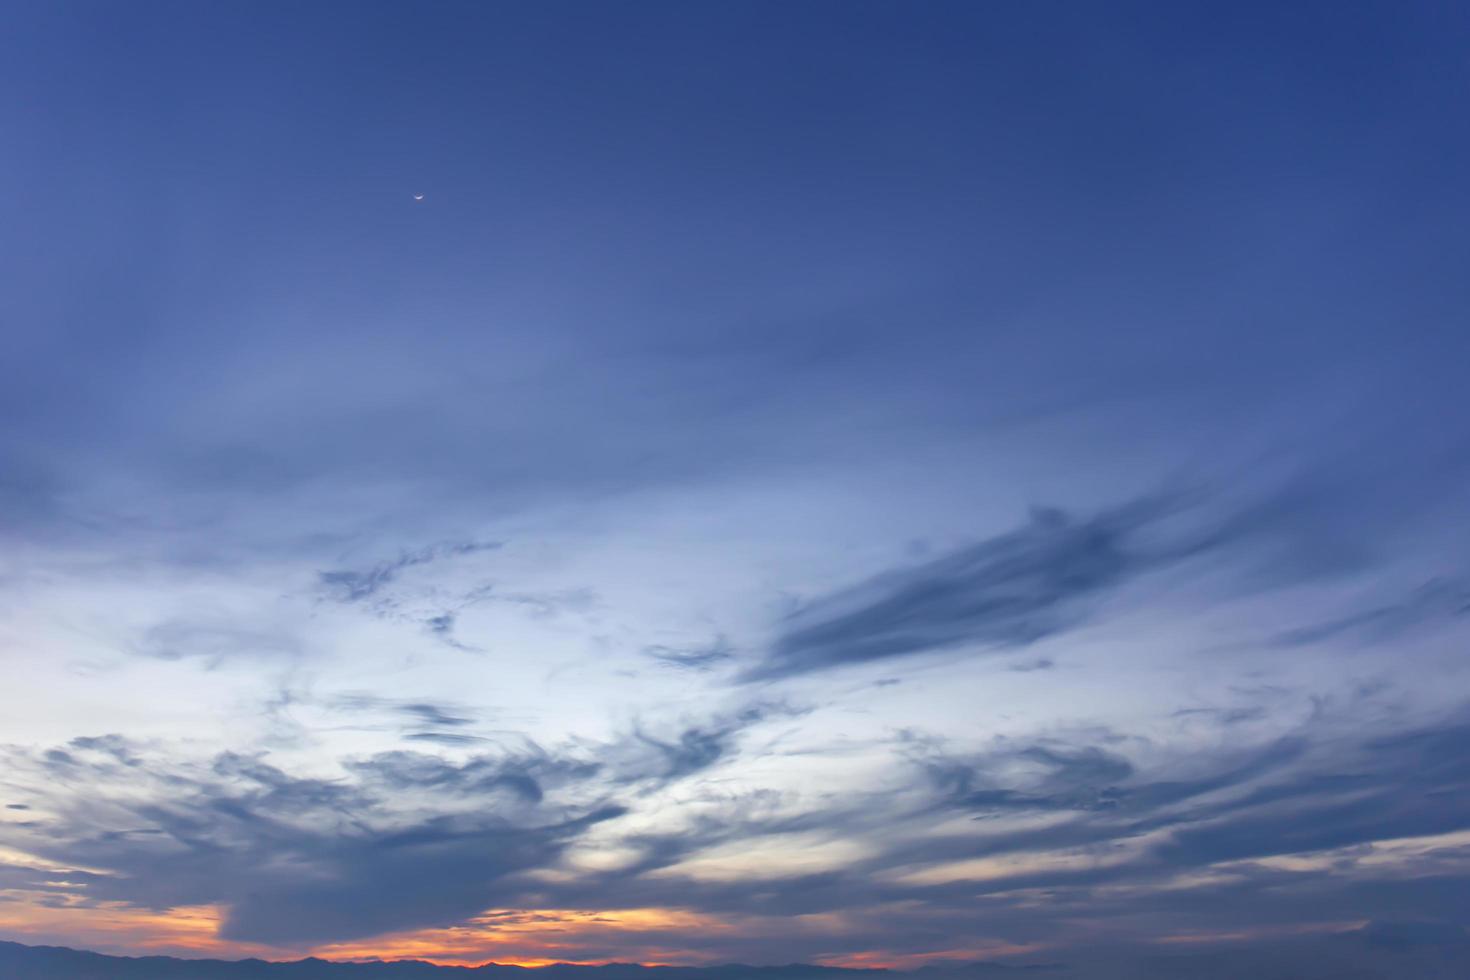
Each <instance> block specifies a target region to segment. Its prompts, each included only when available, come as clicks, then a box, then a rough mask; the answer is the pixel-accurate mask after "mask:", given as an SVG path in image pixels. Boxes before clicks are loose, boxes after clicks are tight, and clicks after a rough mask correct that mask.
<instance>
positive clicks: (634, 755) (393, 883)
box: [0, 708, 1470, 975]
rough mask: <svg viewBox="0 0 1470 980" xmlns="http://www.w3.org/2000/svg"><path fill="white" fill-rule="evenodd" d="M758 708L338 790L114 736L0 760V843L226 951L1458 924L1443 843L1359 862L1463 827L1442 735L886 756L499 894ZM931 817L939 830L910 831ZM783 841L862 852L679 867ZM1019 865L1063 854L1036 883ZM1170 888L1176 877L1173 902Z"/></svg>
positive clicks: (937, 747)
mask: <svg viewBox="0 0 1470 980" xmlns="http://www.w3.org/2000/svg"><path fill="white" fill-rule="evenodd" d="M772 711H773V709H768V708H752V709H749V710H746V711H742V712H736V713H735V714H733V715H731V716H729V717H728V718H725V719H722V720H715V721H712V722H707V723H704V724H702V725H698V726H690V727H687V728H685V729H682V730H679V731H675V732H673V733H669V734H658V735H650V734H647V733H643V732H637V731H635V732H633V733H631V734H630V735H628V736H627V737H626V738H625V739H622V740H619V741H616V742H611V743H607V744H604V745H587V746H581V747H579V748H573V749H571V750H568V751H549V750H546V749H542V748H540V747H537V746H535V745H534V744H532V743H528V742H524V743H522V744H521V745H520V746H519V747H518V748H514V749H500V748H496V749H492V750H490V751H486V752H482V753H479V754H476V755H473V756H471V757H469V758H467V759H464V760H462V761H452V760H449V759H446V758H443V757H440V756H437V755H430V754H425V753H420V752H412V751H396V752H388V753H381V754H378V755H374V756H371V757H368V758H364V759H359V760H353V761H350V762H349V763H348V765H347V767H346V769H347V776H346V777H345V778H343V779H338V780H330V779H326V780H324V779H314V778H301V777H295V776H291V775H289V774H288V773H286V772H284V771H282V770H281V769H279V768H277V767H275V766H273V765H271V764H270V763H269V762H268V761H267V760H266V759H265V758H264V757H261V756H247V755H241V754H233V753H225V754H223V755H220V756H218V757H217V758H215V759H213V760H211V761H210V762H209V764H208V765H201V766H190V765H184V764H180V763H168V762H165V761H163V760H161V759H159V758H157V757H153V756H150V755H149V754H148V753H147V751H146V750H144V749H143V748H142V747H140V746H137V745H134V744H132V743H129V742H127V741H126V740H122V739H117V738H115V737H102V738H89V739H81V740H74V741H73V742H71V743H68V744H67V746H66V747H65V748H64V749H60V750H56V753H55V757H54V758H53V757H48V755H47V754H46V753H39V754H33V755H29V756H25V757H19V758H12V760H11V770H12V771H13V772H22V771H24V770H26V769H27V767H29V766H32V765H34V766H43V767H49V768H50V769H51V770H52V771H54V772H55V773H56V778H55V779H54V780H53V781H52V782H51V783H49V784H47V785H46V786H45V788H44V789H42V790H41V791H40V792H39V793H38V799H37V800H36V802H37V803H44V804H45V805H44V806H43V807H41V809H42V811H43V812H44V813H46V814H47V815H48V816H47V818H46V820H45V821H44V822H43V823H42V824H41V825H39V826H34V827H14V826H6V825H0V828H3V833H4V843H7V844H11V845H15V846H21V845H23V846H24V847H25V849H27V850H28V851H29V852H31V853H34V854H38V855H40V856H42V857H43V858H45V859H46V860H50V861H54V862H56V863H57V864H58V865H60V866H78V865H79V866H84V867H89V868H96V869H99V870H105V871H108V872H110V874H107V875H97V876H93V877H88V878H87V879H86V887H85V889H83V891H82V894H83V895H84V896H85V898H84V900H85V901H123V902H127V903H132V904H135V905H142V906H146V907H151V908H166V907H168V906H171V905H176V904H199V903H221V904H224V905H226V906H227V907H228V908H229V915H228V918H227V925H226V934H227V935H228V936H229V937H232V938H238V939H248V940H253V941H268V942H275V943H281V944H288V945H289V944H291V943H305V942H316V941H324V940H328V939H342V938H350V937H360V936H367V935H372V934H375V933H378V932H383V931H389V930H397V929H404V928H413V927H415V926H421V925H443V924H450V923H453V922H456V921H462V920H463V919H465V918H468V917H470V916H473V915H477V914H479V913H480V912H482V911H483V910H484V909H486V908H504V909H515V908H524V907H537V908H548V907H550V908H557V907H568V908H578V909H584V910H586V909H592V910H595V909H599V908H627V907H644V906H655V907H678V908H686V909H693V910H697V911H702V912H707V913H711V914H738V915H744V916H764V917H776V918H777V919H780V918H784V917H794V916H805V915H815V914H826V913H841V914H842V915H843V916H845V917H847V919H848V921H849V923H850V925H851V926H852V927H853V928H857V929H859V930H861V933H862V936H863V939H864V942H866V943H869V944H871V943H873V942H881V944H882V945H884V946H885V947H886V948H905V949H913V950H915V951H925V950H926V948H927V947H930V946H932V943H934V942H935V941H937V940H936V937H938V936H940V935H953V934H955V932H956V931H957V930H958V931H965V932H967V933H969V934H972V935H981V936H989V937H993V938H995V939H997V940H1003V941H1006V942H1013V943H1027V942H1040V941H1044V942H1045V943H1046V944H1048V945H1051V946H1057V945H1058V944H1060V947H1061V948H1062V949H1065V947H1066V946H1067V944H1068V943H1073V942H1077V941H1078V940H1077V938H1076V937H1077V932H1076V930H1077V928H1078V923H1090V925H1089V926H1088V928H1089V929H1093V930H1096V929H1102V930H1104V931H1105V932H1106V933H1108V934H1111V935H1113V936H1114V937H1115V938H1116V939H1117V940H1118V942H1119V943H1125V944H1126V943H1127V942H1133V941H1137V942H1144V941H1146V940H1147V939H1148V938H1149V937H1151V936H1152V937H1157V936H1158V935H1167V934H1190V933H1191V932H1196V931H1201V930H1203V931H1205V932H1208V931H1211V930H1213V931H1217V932H1218V931H1226V932H1228V931H1231V930H1237V931H1241V932H1244V933H1250V932H1251V931H1252V930H1265V933H1263V934H1265V935H1267V937H1268V939H1269V930H1271V929H1273V928H1280V927H1281V926H1282V924H1283V923H1286V924H1304V925H1307V926H1310V925H1311V924H1312V923H1316V922H1329V923H1333V922H1336V923H1343V922H1346V923H1351V922H1353V921H1362V920H1367V919H1372V918H1374V917H1375V916H1376V917H1379V918H1383V917H1385V916H1389V915H1392V916H1394V917H1395V919H1396V921H1404V922H1411V923H1414V922H1429V923H1436V922H1438V923H1454V924H1456V927H1457V926H1458V925H1463V924H1464V923H1463V921H1462V920H1463V909H1464V908H1465V906H1464V904H1463V902H1460V901H1459V900H1458V899H1457V898H1456V897H1455V896H1457V895H1458V896H1463V895H1464V894H1466V893H1467V892H1466V890H1467V889H1470V857H1467V856H1466V855H1465V854H1464V853H1463V850H1462V849H1457V848H1454V847H1448V848H1447V849H1440V850H1439V851H1432V850H1430V851H1423V852H1422V853H1421V852H1411V853H1407V854H1405V855H1402V856H1401V858H1400V860H1401V861H1402V862H1404V863H1403V864H1402V865H1401V866H1399V867H1396V868H1394V869H1393V870H1391V871H1388V872H1385V871H1383V870H1381V868H1382V865H1381V864H1379V865H1375V864H1373V863H1371V862H1370V863H1365V864H1362V865H1359V864H1357V863H1356V862H1357V857H1355V855H1356V856H1358V857H1362V856H1370V855H1372V854H1373V849H1374V847H1376V846H1377V843H1378V842H1382V841H1391V840H1397V839H1402V838H1412V837H1424V836H1430V835H1437V834H1446V833H1451V832H1459V831H1464V830H1470V761H1467V760H1470V725H1467V724H1466V723H1465V722H1464V720H1463V719H1460V718H1458V717H1455V718H1449V719H1447V720H1445V721H1443V722H1442V723H1438V724H1426V725H1425V726H1424V727H1421V728H1419V729H1414V730H1404V731H1399V732H1394V733H1388V734H1383V735H1376V736H1375V735H1363V736H1360V737H1357V738H1356V739H1344V737H1343V735H1342V733H1341V731H1335V732H1329V731H1325V730H1323V731H1317V730H1307V731H1304V732H1303V733H1302V734H1301V735H1299V736H1297V737H1293V738H1288V739H1282V740H1278V741H1275V742H1270V743H1266V744H1263V745H1259V746H1256V747H1253V748H1240V749H1230V748H1221V749H1217V750H1213V751H1210V752H1200V753H1196V754H1194V755H1191V756H1181V755H1170V756H1169V757H1167V758H1165V759H1164V760H1163V761H1162V762H1161V761H1159V760H1158V759H1155V760H1154V761H1152V762H1149V763H1144V762H1141V761H1139V759H1138V758H1137V757H1135V755H1134V753H1133V752H1131V751H1130V749H1129V747H1130V746H1132V747H1137V746H1139V745H1141V744H1142V743H1139V742H1138V741H1137V740H1130V739H1127V738H1123V737H1120V736H1118V735H1116V734H1113V733H1107V732H1101V733H1097V732H1095V733H1091V734H1088V735H1085V736H1078V737H1075V738H1066V737H1062V736H1054V737H1050V738H1047V739H1043V740H1038V741H1029V742H1028V741H1018V740H1000V741H997V743H996V744H995V745H994V746H993V747H992V748H990V749H988V750H986V751H983V752H980V753H976V754H969V755H953V754H950V753H948V752H947V751H945V749H944V748H943V745H942V743H937V742H934V741H932V740H927V739H922V738H908V739H905V740H904V741H903V742H901V743H900V744H899V746H898V748H900V749H901V751H902V753H903V754H904V756H905V757H906V758H907V759H908V763H907V765H908V766H910V767H911V768H910V769H909V770H908V771H910V772H912V774H913V776H914V777H915V778H914V779H913V780H912V781H910V782H909V783H908V784H907V787H906V788H902V789H898V790H895V789H893V788H888V789H885V790H882V791H876V790H875V791H874V792H872V793H864V792H862V791H854V792H853V793H851V794H849V795H848V796H846V797H842V796H838V797H827V798H822V799H820V800H817V799H812V800H810V801H808V803H807V805H806V806H805V807H803V808H802V809H800V810H798V811H791V812H782V811H779V810H778V811H773V810H772V809H771V808H770V806H769V801H767V800H763V799H762V798H760V796H759V794H756V795H754V796H749V797H742V796H735V797H719V796H710V797H706V798H704V799H702V801H701V806H700V807H699V808H698V809H697V810H696V811H694V812H692V813H691V815H690V817H689V819H688V820H687V822H686V823H685V825H684V826H682V827H681V828H679V829H677V830H673V831H669V832H660V833H657V834H653V833H648V832H640V833H628V834H625V835H624V836H623V837H622V838H621V839H622V845H623V846H624V847H625V848H632V849H633V850H634V851H636V852H637V853H638V854H639V855H640V857H638V858H637V859H636V860H632V861H630V862H628V863H626V864H624V865H623V866H621V867H618V868H616V869H614V870H608V871H585V870H584V871H580V872H578V873H577V874H575V875H570V876H568V875H564V874H563V875H558V876H557V877H555V878H553V879H535V880H533V879H528V878H526V877H525V876H524V875H523V874H522V872H525V871H528V870H532V869H537V868H551V867H557V866H558V862H559V861H560V858H561V855H562V854H563V853H564V851H565V849H566V847H567V846H568V845H569V844H571V843H573V842H575V841H576V840H578V839H579V838H580V837H581V836H582V835H583V834H584V833H585V832H586V831H588V830H589V829H590V828H591V827H592V826H594V825H596V824H601V823H605V822H606V821H608V820H611V819H613V818H614V817H616V816H617V815H619V814H620V813H623V812H624V811H625V808H629V807H636V805H637V801H638V800H639V799H640V798H641V792H640V787H649V786H657V785H662V784H665V783H667V782H668V781H671V780H677V779H681V778H687V777H688V776H690V775H691V774H694V773H698V772H704V771H708V770H709V769H710V768H711V767H712V766H714V765H716V764H717V763H718V762H719V761H720V760H721V759H723V758H726V757H728V753H729V752H730V751H731V745H732V743H733V739H734V738H735V737H736V735H738V733H739V731H741V730H743V728H744V727H749V726H750V725H753V724H756V723H757V722H758V721H759V720H760V719H762V718H765V717H770V715H771V714H772ZM109 787H126V792H125V793H121V794H115V793H113V792H111V791H110V789H109ZM630 790H631V792H627V791H630ZM955 815H968V816H969V817H971V818H972V819H971V820H970V822H969V829H968V830H964V831H960V830H956V829H954V827H955V825H954V824H953V821H952V820H950V819H948V818H950V817H952V816H955ZM936 820H938V821H940V822H941V823H943V824H944V825H945V826H947V827H949V828H950V829H948V830H946V831H945V832H944V833H942V834H937V835H936V834H934V833H932V832H930V828H931V826H932V825H933V824H934V822H935V821H936ZM792 833H805V834H819V835H822V836H825V837H828V838H830V839H834V840H836V839H851V840H854V841H863V842H865V843H866V844H867V845H868V847H869V848H870V854H869V856H867V857H864V858H861V859H858V860H855V861H850V862H848V863H847V864H845V865H844V866H843V867H841V868H840V869H834V870H831V871H824V872H820V873H815V874H795V875H776V876H770V875H763V874H762V873H761V869H760V868H759V867H758V866H754V867H752V868H751V869H750V873H749V875H748V876H747V877H745V878H742V879H738V880H719V879H715V880H711V879H703V878H688V877H685V876H683V875H681V874H680V873H678V868H677V866H678V865H679V863H680V862H681V861H683V860H685V859H687V858H689V857H690V856H693V855H697V854H698V853H700V852H701V851H702V850H704V849H706V848H709V847H714V846H734V845H742V844H744V845H749V846H752V847H755V846H757V845H758V844H759V843H760V842H761V841H762V840H765V839H767V838H771V837H774V836H781V835H789V834H792ZM1324 852H1331V854H1333V855H1336V856H1335V857H1333V858H1331V859H1330V860H1327V859H1324V860H1323V861H1322V862H1321V863H1320V866H1316V867H1313V868H1310V869H1307V870H1301V871H1287V870H1282V869H1280V868H1277V867H1274V866H1271V865H1269V864H1268V863H1263V862H1264V861H1265V859H1267V858H1271V857H1273V856H1277V855H1283V854H1294V855H1308V856H1309V855H1312V854H1314V853H1324ZM1035 855H1041V856H1048V857H1051V858H1058V859H1062V860H1059V861H1050V862H1048V863H1044V864H1042V865H1039V866H1032V863H1031V860H1030V857H1031V856H1035ZM980 858H995V859H1008V860H1010V861H1011V863H1009V864H1000V865H997V870H996V871H995V872H994V873H991V874H987V875H985V876H983V877H981V878H978V879H967V878H965V877H964V876H960V877H959V878H957V879H955V880H953V881H949V880H945V879H943V878H939V879H936V880H934V881H908V880H905V879H904V878H903V877H902V876H899V877H895V874H896V873H898V872H903V871H906V870H910V869H914V868H920V867H925V866H928V865H931V864H934V863H939V864H941V865H943V864H945V863H947V862H957V861H971V860H975V859H980ZM15 874H17V875H20V876H21V878H22V879H23V884H24V887H26V888H29V889H36V890H40V891H45V890H47V889H48V888H53V887H54V886H51V885H47V884H46V881H47V880H52V879H53V878H54V876H51V875H41V874H39V873H37V872H35V871H34V870H31V871H29V872H27V871H26V870H25V869H21V870H20V871H16V872H15ZM1180 876H1186V877H1196V878H1198V879H1199V880H1198V881H1197V882H1195V883H1194V884H1191V885H1189V886H1188V887H1181V886H1180V885H1179V884H1178V879H1179V877H1180ZM1411 886H1412V887H1411ZM17 887H19V886H17ZM72 891H75V889H72ZM1038 894H1045V895H1046V896H1047V901H1046V902H1045V903H1041V904H1038V903H1037V902H1036V896H1037V895H1038ZM1103 895H1106V901H1103V900H1102V898H1101V897H1100V896H1103ZM895 910H898V911H895ZM1343 928H1345V927H1343ZM1446 928H1449V927H1448V926H1447V927H1446ZM1429 931H1430V932H1434V930H1433V929H1430V930H1429ZM777 932H779V930H777ZM1421 932H1422V930H1421ZM1434 934H1435V935H1445V936H1452V935H1453V934H1452V932H1443V931H1442V932H1439V933H1434ZM760 935H761V937H762V938H761V941H762V942H771V941H776V942H780V943H782V944H783V948H786V949H789V950H791V951H792V952H791V955H792V956H798V955H802V950H809V951H810V952H809V953H808V954H807V955H815V954H816V953H818V952H823V951H824V950H823V948H822V947H821V946H820V945H811V944H812V943H820V942H822V941H823V940H820V939H813V938H812V937H810V936H807V937H805V938H803V937H802V935H801V934H799V933H793V934H792V935H791V936H786V935H785V934H784V933H782V934H780V935H774V934H773V933H771V932H770V931H763V932H762V933H761V934H760ZM1393 935H1395V934H1394V933H1393V931H1392V930H1391V929H1389V928H1388V927H1386V926H1385V927H1384V929H1383V930H1382V931H1381V934H1380V933H1379V932H1375V933H1373V934H1372V935H1369V936H1365V939H1371V940H1372V941H1373V942H1375V943H1379V944H1380V945H1382V944H1387V945H1385V946H1384V948H1388V946H1391V945H1392V944H1393V942H1394V941H1395V940H1394V939H1393ZM1405 935H1406V936H1407V937H1408V938H1406V939H1404V941H1405V942H1411V941H1413V936H1415V935H1419V933H1416V932H1415V931H1414V929H1412V928H1411V929H1408V930H1407V931H1406V933H1405ZM1130 937H1132V938H1130ZM672 938H673V934H671V935H670V939H671V941H672ZM1421 938H1422V937H1421ZM1430 938H1433V937H1432V936H1431V937H1430ZM640 941H650V940H649V938H648V937H647V936H641V937H640ZM741 941H742V940H741V939H740V938H739V937H738V936H737V937H734V938H732V937H730V936H723V935H722V936H709V937H703V936H697V935H693V936H691V935H684V936H682V937H681V946H682V947H683V948H686V949H688V950H690V951H691V952H697V951H698V950H700V949H702V948H705V947H706V946H708V948H711V949H718V950H721V951H722V952H723V953H724V954H725V955H734V954H735V953H738V951H739V950H740V949H742V948H744V947H742V946H741V945H740V943H741ZM752 941H754V940H752ZM825 941H828V942H830V937H829V939H828V940H825ZM754 948H755V947H751V949H752V950H753V949H754ZM1054 952H1056V954H1057V955H1058V956H1060V958H1061V959H1063V960H1066V959H1068V957H1067V956H1065V955H1061V954H1060V951H1059V950H1058V951H1054ZM1135 952H1136V951H1135ZM751 955H756V954H754V953H751ZM1048 956H1049V957H1051V958H1056V956H1053V954H1052V953H1049V954H1048ZM1170 962H1177V961H1174V960H1171V961H1170ZM1165 975H1167V974H1165ZM1431 975H1432V974H1431Z"/></svg>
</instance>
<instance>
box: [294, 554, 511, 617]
mask: <svg viewBox="0 0 1470 980" xmlns="http://www.w3.org/2000/svg"><path fill="white" fill-rule="evenodd" d="M500 546H501V545H500V543H499V542H496V541H465V542H459V543H448V544H436V545H430V546H429V547H426V548H420V549H419V550H418V551H410V552H404V553H403V554H401V555H399V556H398V557H397V558H395V559H393V560H391V561H386V562H380V563H378V564H376V565H371V566H368V567H367V568H360V569H353V568H339V569H333V570H331V571H325V572H318V573H317V578H318V580H319V581H320V583H321V585H322V586H323V588H324V589H325V590H326V592H327V594H328V596H330V597H331V598H332V599H335V600H336V601H338V602H345V603H354V602H362V601H365V600H367V599H371V598H372V597H374V596H375V595H377V594H378V593H379V592H381V591H382V590H383V589H384V588H385V587H387V586H388V585H390V584H392V583H393V582H394V581H395V580H396V579H397V578H398V575H399V573H401V572H403V571H404V570H405V569H409V568H414V567H416V566H419V565H427V564H429V563H430V562H434V561H439V560H441V559H445V558H454V557H459V556H461V555H472V554H475V553H477V552H482V551H493V550H495V549H496V548H499V547H500Z"/></svg>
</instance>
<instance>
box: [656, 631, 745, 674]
mask: <svg viewBox="0 0 1470 980" xmlns="http://www.w3.org/2000/svg"><path fill="white" fill-rule="evenodd" d="M643 652H644V654H645V655H646V656H649V657H652V658H653V659H654V660H657V661H658V662H659V663H661V664H664V665H666V666H669V667H678V668H682V669H684V670H699V671H704V670H710V669H712V668H714V667H716V666H718V665H720V664H722V663H725V662H726V661H728V660H730V659H731V658H733V657H734V656H735V654H734V651H732V650H731V649H730V641H729V640H727V639H726V638H725V637H723V636H719V637H716V638H715V639H714V640H712V641H711V642H709V643H708V644H706V645H704V646H697V647H670V646H649V647H644V648H643Z"/></svg>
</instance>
